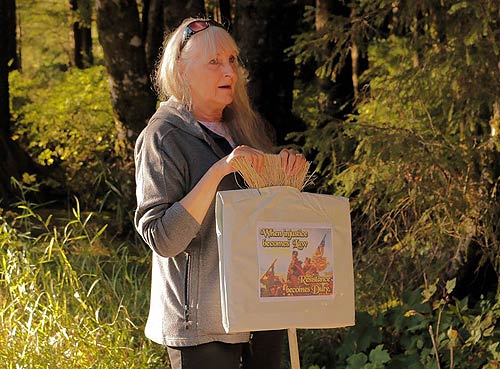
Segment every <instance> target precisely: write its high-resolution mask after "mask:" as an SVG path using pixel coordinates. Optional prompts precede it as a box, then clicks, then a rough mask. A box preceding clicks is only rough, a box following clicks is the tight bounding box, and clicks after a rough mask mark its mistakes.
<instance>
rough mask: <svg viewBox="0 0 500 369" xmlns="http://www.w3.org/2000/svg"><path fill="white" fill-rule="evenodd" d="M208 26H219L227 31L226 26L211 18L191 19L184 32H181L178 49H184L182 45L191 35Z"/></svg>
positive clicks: (184, 44)
mask: <svg viewBox="0 0 500 369" xmlns="http://www.w3.org/2000/svg"><path fill="white" fill-rule="evenodd" d="M210 26H214V27H220V28H222V29H225V30H226V31H228V28H227V27H225V26H224V25H222V24H220V23H219V22H216V21H214V20H212V19H203V20H195V21H192V22H191V23H189V24H188V25H187V26H186V28H185V29H184V33H183V34H182V42H181V48H180V51H182V49H184V46H186V43H187V42H188V40H189V39H190V38H191V37H192V36H193V35H196V34H197V33H198V32H201V31H203V30H206V29H207V28H208V27H210Z"/></svg>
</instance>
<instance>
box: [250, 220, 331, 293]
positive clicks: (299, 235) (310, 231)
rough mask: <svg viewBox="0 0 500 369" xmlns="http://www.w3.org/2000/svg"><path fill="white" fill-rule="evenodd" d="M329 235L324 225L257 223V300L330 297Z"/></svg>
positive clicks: (329, 230)
mask: <svg viewBox="0 0 500 369" xmlns="http://www.w3.org/2000/svg"><path fill="white" fill-rule="evenodd" d="M332 233H333V232H332V229H331V227H327V226H325V225H309V224H308V225H307V227H304V226H302V227H301V226H296V225H294V224H283V223H259V224H258V226H257V243H258V244H257V247H258V257H259V273H260V274H259V275H260V297H261V298H262V299H264V300H272V299H273V298H274V299H276V298H280V299H282V298H290V297H300V298H301V299H303V298H312V297H314V298H318V297H332V296H333V295H334V271H333V246H332Z"/></svg>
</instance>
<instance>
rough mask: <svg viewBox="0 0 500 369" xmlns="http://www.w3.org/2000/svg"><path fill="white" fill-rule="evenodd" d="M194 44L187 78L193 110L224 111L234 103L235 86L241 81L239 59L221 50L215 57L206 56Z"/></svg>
mask: <svg viewBox="0 0 500 369" xmlns="http://www.w3.org/2000/svg"><path fill="white" fill-rule="evenodd" d="M196 41H198V40H196V39H192V40H190V42H193V50H192V54H191V58H190V59H191V60H190V61H188V62H187V64H186V67H185V71H184V75H185V78H186V79H187V82H188V84H189V87H190V91H191V99H192V102H193V110H196V109H202V110H213V111H220V112H222V110H223V109H224V108H225V107H226V106H227V105H229V104H231V103H232V101H233V97H234V86H235V84H236V81H237V79H238V77H237V73H236V68H237V63H238V60H237V56H236V55H235V53H233V52H231V51H228V50H218V51H217V53H216V54H215V55H205V53H204V52H203V51H202V50H201V49H202V48H200V47H196V46H197V45H196V44H194V43H195V42H196Z"/></svg>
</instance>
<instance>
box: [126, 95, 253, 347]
mask: <svg viewBox="0 0 500 369" xmlns="http://www.w3.org/2000/svg"><path fill="white" fill-rule="evenodd" d="M224 156H225V153H224V152H223V150H222V149H221V148H220V147H219V146H217V144H216V143H215V142H214V140H213V139H212V137H210V136H209V135H207V134H206V133H205V131H204V130H203V128H201V126H200V125H199V123H198V122H197V121H196V120H195V118H194V117H193V116H192V115H191V114H190V113H189V112H188V111H187V110H186V109H184V108H183V107H182V106H181V104H180V103H179V102H178V101H177V100H175V99H173V98H171V99H169V100H168V101H167V102H164V103H162V104H161V105H160V107H159V108H158V110H157V111H156V113H155V114H154V115H153V117H152V118H151V120H150V121H149V124H148V125H147V126H146V128H144V130H143V131H142V133H141V134H140V135H139V138H138V139H137V143H136V147H135V163H136V184H137V190H136V194H137V209H136V213H135V226H136V228H137V231H138V232H139V234H140V235H141V237H142V238H143V239H144V241H145V242H146V243H147V244H148V245H149V246H150V247H151V248H152V249H153V251H154V252H153V270H152V285H151V301H150V310H149V316H148V321H147V324H146V329H145V332H146V336H147V337H148V338H150V339H151V340H153V341H154V342H157V343H160V344H163V345H167V346H193V345H199V344H202V343H207V342H212V341H222V342H228V343H237V342H246V341H248V339H249V334H248V333H236V334H226V333H225V332H224V328H223V326H222V317H221V301H220V284H219V258H218V252H217V237H216V231H215V211H214V201H212V205H211V206H210V209H209V210H208V213H207V215H206V217H205V219H204V220H203V223H202V224H201V225H200V224H198V222H197V221H196V220H195V219H194V218H193V217H192V216H191V215H190V214H189V213H188V212H187V211H186V209H185V208H184V207H183V206H182V205H181V204H180V203H179V201H180V200H181V199H182V198H183V197H184V196H185V195H186V194H187V193H188V192H190V191H191V189H192V188H193V187H194V186H195V185H196V183H197V182H198V181H199V180H200V179H201V177H202V176H203V175H204V174H205V173H206V172H207V170H208V169H209V168H210V167H211V166H212V165H213V164H214V163H215V162H216V161H218V160H219V159H220V158H222V157H224ZM236 188H238V187H237V185H236V182H235V180H234V176H232V175H228V176H226V177H225V178H224V179H223V180H222V181H221V183H220V185H219V188H218V189H219V190H229V189H236Z"/></svg>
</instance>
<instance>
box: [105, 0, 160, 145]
mask: <svg viewBox="0 0 500 369" xmlns="http://www.w3.org/2000/svg"><path fill="white" fill-rule="evenodd" d="M96 10H97V29H98V34H99V42H100V44H101V45H102V48H103V51H104V60H105V63H106V68H107V71H108V74H109V80H110V86H111V101H112V104H113V110H114V113H115V122H116V124H117V128H118V135H119V137H118V140H117V142H119V141H123V142H125V140H126V139H127V138H128V139H129V140H130V141H131V142H133V141H135V138H136V137H137V135H138V134H139V133H140V132H141V130H142V129H143V128H144V126H145V124H146V123H147V121H148V119H149V117H150V116H151V115H152V113H153V112H154V109H155V104H156V98H155V96H154V93H153V91H152V90H151V85H150V81H149V78H148V72H147V68H146V56H145V53H144V46H143V43H142V38H141V26H140V23H139V12H138V10H137V4H136V2H135V1H130V0H116V1H106V0H97V1H96Z"/></svg>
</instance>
